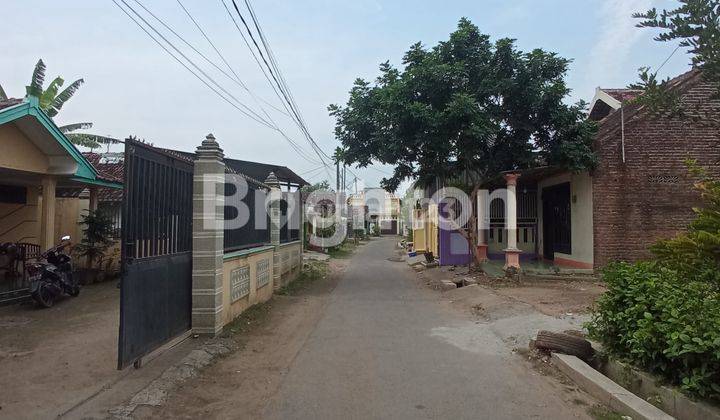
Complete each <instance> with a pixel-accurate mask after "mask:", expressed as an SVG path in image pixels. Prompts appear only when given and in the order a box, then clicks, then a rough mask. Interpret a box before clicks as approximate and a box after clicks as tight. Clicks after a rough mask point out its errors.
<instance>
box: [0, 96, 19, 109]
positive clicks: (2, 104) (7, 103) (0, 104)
mask: <svg viewBox="0 0 720 420" xmlns="http://www.w3.org/2000/svg"><path fill="white" fill-rule="evenodd" d="M22 101H23V100H22V99H20V98H7V99H5V100H2V101H0V109H5V108H10V107H11V106H14V105H17V104H19V103H21V102H22Z"/></svg>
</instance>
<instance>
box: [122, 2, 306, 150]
mask: <svg viewBox="0 0 720 420" xmlns="http://www.w3.org/2000/svg"><path fill="white" fill-rule="evenodd" d="M112 1H113V3H115V5H116V6H117V7H118V8H119V9H120V10H122V11H123V12H124V13H125V14H126V15H127V16H128V17H129V18H130V19H131V20H132V21H133V22H135V24H136V25H138V27H139V28H140V29H141V30H142V31H143V32H145V34H147V35H148V36H149V37H150V38H151V39H152V40H153V41H155V43H157V44H158V45H159V46H160V47H161V48H162V49H163V50H164V51H165V52H167V53H168V54H169V55H170V56H171V57H172V58H173V59H175V61H177V62H178V63H179V64H181V65H182V66H183V67H184V68H185V69H186V70H188V71H189V72H190V73H191V74H192V75H193V76H195V77H196V78H197V79H198V80H200V81H201V82H202V83H203V84H204V85H205V86H207V87H208V88H209V89H210V90H212V91H213V92H214V93H215V94H216V95H218V96H219V97H220V98H221V99H223V100H224V101H225V102H227V103H228V104H230V105H231V106H232V107H234V108H235V109H237V110H238V111H240V112H241V113H242V114H243V115H245V116H247V117H249V118H251V119H253V120H254V121H256V122H258V123H260V124H262V125H265V126H266V127H268V128H270V129H272V130H275V131H278V132H280V134H281V135H283V137H285V138H286V140H287V141H288V142H289V143H290V145H291V147H293V149H295V151H296V152H297V153H298V154H299V155H300V156H301V157H302V158H303V159H305V160H307V161H308V162H310V163H314V164H318V162H317V161H315V160H313V159H311V158H309V157H308V156H307V155H306V152H305V151H304V150H302V148H301V147H300V146H299V145H298V144H297V143H295V142H294V141H292V140H291V139H290V138H288V137H287V135H285V133H283V132H282V130H280V129H279V128H278V127H277V124H276V123H275V122H274V121H273V122H272V123H269V122H267V121H266V120H264V119H263V118H262V117H261V116H259V115H258V114H257V113H256V112H254V111H253V110H252V109H251V108H249V107H248V106H247V105H245V104H243V103H242V102H240V101H239V100H238V99H237V98H235V96H233V95H232V94H230V93H229V92H227V90H226V89H224V88H223V87H222V86H221V85H220V84H219V83H217V82H216V81H215V80H214V79H213V78H212V77H210V76H209V75H208V74H207V73H206V72H204V71H203V70H202V69H200V68H199V67H198V66H197V65H196V64H195V63H194V62H193V61H192V60H191V59H190V58H188V57H187V56H186V55H185V54H183V53H182V52H181V51H180V50H179V49H178V48H177V47H176V46H175V45H174V44H172V43H171V42H170V41H169V40H168V39H167V38H166V37H164V36H163V35H162V34H161V33H160V32H159V31H158V30H157V29H155V27H154V26H153V25H152V24H150V23H149V22H148V21H147V20H145V19H144V18H143V17H142V16H141V15H140V14H139V13H138V12H137V11H136V10H135V9H134V8H133V7H132V6H130V5H129V4H128V3H127V2H126V1H125V0H120V1H121V2H122V3H123V4H124V5H125V6H126V7H127V8H128V9H130V10H131V11H132V12H133V14H135V15H136V16H137V17H138V18H140V20H142V21H143V22H144V23H145V25H147V26H148V27H149V28H150V29H151V30H152V31H153V32H155V33H156V34H157V35H158V36H159V37H160V38H161V39H162V40H164V41H165V42H166V43H167V44H168V45H169V46H170V47H171V48H173V49H174V50H175V51H176V52H177V53H178V54H179V55H180V56H181V57H183V58H184V59H185V60H186V61H187V62H188V63H190V64H191V65H192V66H193V67H194V68H196V69H197V70H198V71H199V72H200V73H201V74H202V75H203V76H205V77H206V78H208V79H209V80H210V81H211V82H212V83H213V84H215V85H216V86H217V87H218V89H220V90H221V91H222V92H224V93H226V94H227V95H228V96H229V97H230V98H232V99H234V100H235V101H236V102H237V103H238V104H240V105H241V106H243V107H244V108H245V109H247V110H248V111H249V112H247V111H246V110H244V109H242V108H240V107H239V106H238V105H236V104H235V103H233V102H232V101H231V100H230V99H228V98H227V97H226V96H224V95H223V94H222V93H220V92H219V91H218V90H217V89H215V88H213V87H212V86H211V85H210V84H209V83H208V82H207V81H206V80H205V79H203V78H202V77H200V75H198V73H196V72H195V71H193V70H192V69H191V68H190V67H188V65H187V64H186V63H185V62H183V61H182V60H180V58H178V57H177V56H176V55H175V54H173V53H172V52H171V51H170V50H169V49H168V48H167V47H166V46H165V45H164V44H163V43H162V42H160V41H159V40H158V39H157V38H156V37H155V36H153V35H152V34H151V33H150V32H149V31H148V30H147V29H146V28H145V27H144V26H143V25H142V24H141V23H140V22H139V21H138V20H137V19H136V18H135V17H133V16H132V15H131V14H130V13H128V11H127V10H125V9H124V8H123V7H122V6H120V4H119V3H118V2H117V1H115V0H112ZM135 2H136V3H138V4H139V5H140V7H142V8H143V9H144V10H145V11H146V12H147V13H149V14H150V15H151V16H153V18H155V19H156V20H158V22H160V23H161V24H162V25H163V26H165V28H166V29H168V30H169V31H170V32H172V33H173V34H174V35H175V36H177V37H178V38H180V39H181V40H182V41H183V42H184V43H185V44H186V45H188V46H189V47H190V48H192V49H193V50H194V51H195V52H197V53H198V54H200V55H201V56H202V57H203V58H204V59H205V60H206V61H208V62H209V63H210V64H213V65H214V67H216V68H218V69H219V66H217V65H215V64H214V63H213V62H212V61H211V60H210V59H208V58H207V56H205V55H204V54H202V53H200V52H199V51H198V50H197V48H195V47H193V46H192V45H191V44H190V43H188V42H187V41H186V40H185V39H184V38H182V37H181V36H180V35H179V34H178V33H177V32H176V31H174V30H173V29H172V28H170V27H169V26H168V25H167V24H165V23H164V22H163V21H162V20H161V19H160V18H158V17H157V16H156V15H154V14H153V13H152V12H151V11H150V10H148V9H147V8H146V7H145V6H144V5H143V4H142V3H140V2H139V1H138V0H135ZM219 70H221V69H219ZM225 74H226V76H228V77H230V76H229V75H227V73H225ZM231 79H232V78H231ZM237 82H239V83H242V82H241V81H239V80H238V81H237ZM263 111H264V110H263ZM250 113H252V115H251V114H250ZM265 114H266V115H267V113H266V112H265ZM271 120H272V119H271Z"/></svg>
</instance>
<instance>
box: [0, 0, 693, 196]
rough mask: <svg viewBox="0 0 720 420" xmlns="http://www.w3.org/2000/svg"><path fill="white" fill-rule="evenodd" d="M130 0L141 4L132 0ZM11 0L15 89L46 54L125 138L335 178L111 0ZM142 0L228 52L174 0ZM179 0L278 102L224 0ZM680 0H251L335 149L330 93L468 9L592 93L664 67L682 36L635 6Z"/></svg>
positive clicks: (674, 69) (7, 81)
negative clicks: (550, 58)
mask: <svg viewBox="0 0 720 420" xmlns="http://www.w3.org/2000/svg"><path fill="white" fill-rule="evenodd" d="M118 1H120V0H118ZM126 1H127V2H128V3H129V4H130V5H132V6H133V7H135V8H136V9H138V10H139V11H140V10H141V9H140V7H139V6H138V4H137V3H136V2H135V1H134V0H126ZM226 1H227V2H228V3H229V5H230V7H232V4H231V2H230V1H229V0H226ZM4 3H5V4H4V5H3V12H4V13H3V31H2V32H3V36H2V37H0V51H2V59H1V61H2V66H0V84H2V86H3V87H4V88H5V90H6V92H7V93H8V95H9V96H16V97H19V96H23V95H24V86H25V85H27V84H28V83H29V78H30V75H31V73H32V69H33V66H34V64H35V62H36V61H37V60H38V58H42V59H43V60H44V61H45V63H46V65H47V67H48V71H47V76H46V78H47V80H48V82H49V80H50V79H51V78H53V77H55V76H56V75H61V76H63V77H64V78H65V79H66V80H67V81H68V83H69V81H71V80H75V79H76V78H80V77H82V78H84V79H85V82H86V84H85V85H84V86H83V87H82V89H81V90H80V91H79V92H78V93H77V95H76V96H75V97H74V98H73V99H72V100H71V101H70V102H68V103H67V105H66V107H65V108H63V110H62V111H61V113H60V115H59V116H58V118H57V122H58V123H60V124H63V123H71V122H80V121H91V122H93V123H94V124H95V127H94V129H93V131H94V132H97V133H98V134H104V135H110V136H113V137H118V138H125V137H127V136H128V135H131V134H132V135H136V136H138V137H140V138H144V139H146V140H148V141H150V142H152V143H154V144H155V145H159V146H163V147H170V148H177V149H181V150H187V151H191V150H194V148H195V147H196V146H197V145H198V144H199V143H200V141H201V140H202V139H203V138H204V136H205V135H206V134H207V133H209V132H212V133H213V134H214V135H215V137H216V138H217V139H218V141H219V142H220V144H221V146H222V147H223V149H225V153H226V155H227V156H229V157H232V158H236V159H246V160H254V161H259V162H266V163H275V164H281V165H286V166H288V167H290V168H292V169H293V170H294V171H296V172H297V173H300V174H303V173H306V174H305V175H304V176H305V177H306V179H308V180H309V181H311V182H315V181H319V180H322V179H325V178H328V176H327V175H326V174H325V172H324V171H322V170H315V171H313V170H314V169H316V168H318V166H319V165H317V164H313V163H310V162H307V161H305V160H303V159H302V158H300V157H299V156H298V154H297V153H296V152H294V151H293V150H292V149H291V148H290V147H289V146H288V144H287V143H286V140H285V139H283V138H282V137H281V136H280V135H279V134H278V133H277V132H276V131H273V130H270V129H269V128H267V127H265V126H262V125H260V124H258V123H257V122H255V121H252V120H250V119H248V118H247V117H245V116H243V115H241V114H240V113H239V112H238V111H237V110H236V109H235V108H233V107H231V106H230V105H228V104H227V103H226V102H224V101H223V100H222V99H220V98H219V97H218V96H216V95H215V94H214V93H213V92H212V91H211V90H209V89H208V88H207V87H206V86H205V85H203V84H202V83H201V82H200V81H198V80H197V79H196V78H195V77H194V76H192V75H191V74H190V73H189V72H188V71H187V70H186V69H184V68H183V67H182V66H181V65H179V64H178V63H177V62H176V61H174V60H173V59H172V58H171V57H170V56H168V55H167V53H165V52H164V51H163V50H162V49H160V47H158V46H157V45H156V44H155V43H154V42H153V41H152V40H151V39H150V38H148V37H147V35H146V34H145V33H143V32H142V31H141V30H140V29H139V28H138V27H137V26H136V25H135V24H134V23H133V22H132V21H131V20H130V19H129V18H128V17H127V16H126V15H125V14H124V13H123V12H122V11H121V10H119V9H118V8H117V6H115V4H113V2H112V1H111V0H92V1H90V0H75V1H73V0H70V1H62V2H60V1H57V0H35V1H29V0H23V1H18V0H6V1H5V2H4ZM142 3H143V4H144V5H145V6H146V7H147V8H148V9H150V10H151V11H152V12H154V13H155V14H157V15H158V16H159V17H161V18H162V19H164V20H166V22H167V23H168V24H169V25H170V26H172V27H173V28H174V29H175V30H176V31H177V32H178V33H180V34H181V35H182V36H183V37H185V38H186V39H187V40H188V41H190V42H191V43H192V44H194V45H195V46H196V47H197V48H199V49H200V50H201V51H203V52H204V53H205V54H206V55H207V56H208V57H210V58H211V59H213V60H215V61H216V62H218V64H222V63H221V62H220V60H219V59H218V57H217V56H216V55H214V52H213V50H212V49H211V47H210V45H209V44H208V43H207V42H206V41H205V40H204V39H203V38H202V35H201V34H200V33H199V31H197V29H196V28H195V27H194V26H193V24H192V22H191V21H190V20H189V18H188V17H187V15H185V14H184V12H183V11H182V9H181V8H180V6H179V5H178V3H177V1H176V0H142ZM183 4H184V5H185V6H186V7H187V9H188V10H189V11H190V12H191V13H192V14H193V16H194V17H195V18H196V19H197V21H198V23H199V24H200V25H201V26H202V27H203V28H204V29H205V30H206V32H207V34H208V36H209V37H210V38H211V39H212V40H213V41H214V42H215V44H216V46H217V47H218V49H219V50H220V52H222V53H223V55H224V56H225V57H226V58H227V60H228V61H229V62H230V64H231V65H232V67H233V68H234V70H235V71H236V72H237V73H238V74H239V75H240V77H241V78H242V79H243V81H244V82H245V84H246V85H247V86H248V88H249V89H250V90H251V91H252V92H253V93H255V95H256V96H257V97H259V98H262V99H264V100H266V101H268V102H271V103H273V104H274V105H275V106H277V107H280V106H281V105H280V102H279V100H278V99H277V97H275V96H274V93H273V91H272V89H271V88H270V86H269V84H268V82H267V81H266V80H265V78H264V76H263V75H262V73H261V72H260V70H259V68H258V67H257V65H256V63H255V62H254V61H253V59H252V56H251V55H250V52H249V51H248V49H247V48H246V46H245V44H244V43H243V41H242V38H241V37H240V35H239V34H238V32H237V30H236V28H235V26H234V25H233V23H232V21H231V20H230V18H229V17H228V15H227V13H226V11H225V9H224V8H223V5H222V2H221V0H183ZM241 4H242V3H241V2H240V1H238V5H241ZM674 4H676V2H674V1H670V0H466V1H450V0H446V1H442V2H440V1H428V0H413V1H390V0H388V1H373V0H353V1H337V0H306V1H298V0H294V1H293V0H267V1H259V0H255V1H254V2H253V6H254V9H255V11H256V13H257V16H258V19H259V20H260V23H261V24H262V26H263V29H264V32H265V35H266V36H267V38H268V40H269V42H270V45H271V47H272V49H273V50H274V53H275V55H276V57H277V59H278V62H279V64H280V67H281V69H282V71H283V73H284V75H285V78H286V80H287V83H288V85H289V86H290V89H291V90H292V92H293V94H294V97H295V99H296V101H297V104H298V106H299V108H300V110H301V113H302V115H303V117H304V119H305V121H306V122H307V126H308V128H309V129H310V132H311V133H312V135H313V136H314V138H315V139H316V140H317V141H318V143H319V144H320V145H321V147H322V148H323V149H324V150H326V151H327V153H328V154H332V151H333V150H334V148H335V147H336V146H337V142H336V141H335V139H334V135H333V127H334V121H333V120H332V119H331V118H330V117H329V116H328V113H327V106H328V105H329V104H332V103H345V102H346V100H347V92H348V90H349V89H350V87H351V85H352V82H353V80H354V79H355V78H357V77H362V78H366V79H373V78H374V77H375V76H376V75H377V73H378V71H377V67H378V64H379V63H380V62H383V61H385V60H390V61H391V62H392V63H394V64H399V63H400V60H401V57H402V55H403V53H404V52H405V51H406V50H407V48H408V46H409V45H411V44H412V43H414V42H417V41H421V42H422V43H424V44H426V45H434V44H435V43H436V42H438V41H439V40H443V39H447V36H448V34H449V33H450V32H451V31H453V30H454V29H455V27H456V25H457V21H458V19H459V18H460V17H462V16H466V17H468V18H470V19H471V20H472V21H473V22H474V23H475V24H476V25H478V26H479V27H480V30H481V31H483V32H485V33H487V34H489V35H491V36H492V37H493V38H494V39H496V38H498V37H512V38H516V39H517V43H518V45H519V46H520V48H522V49H525V50H529V49H532V48H538V47H539V48H543V49H546V50H549V51H554V52H557V53H559V54H560V55H561V56H564V57H566V58H571V59H573V60H574V62H573V64H572V66H571V69H570V72H569V76H568V82H569V85H570V87H571V88H572V89H573V93H572V99H573V100H577V99H585V100H587V101H589V100H590V99H591V98H592V97H593V94H594V90H595V87H597V86H602V87H624V86H626V85H627V84H628V83H630V82H632V81H634V80H635V79H636V75H637V69H638V68H639V67H641V66H650V67H657V66H659V65H660V64H662V63H663V62H664V61H665V60H666V59H667V58H668V56H669V55H670V53H672V51H673V49H674V48H675V45H667V44H659V43H656V42H654V41H653V40H652V36H653V32H652V31H651V30H641V29H636V28H635V27H634V24H635V22H634V21H633V19H631V18H630V14H631V13H632V12H634V11H638V10H646V9H648V8H649V7H652V6H657V7H668V6H670V7H671V6H673V5H674ZM148 19H150V18H148ZM153 23H156V22H153ZM157 26H158V28H160V26H159V25H157ZM170 39H172V40H173V41H174V42H176V45H178V47H180V46H181V45H182V44H181V43H180V42H178V41H177V39H174V38H170ZM184 51H185V52H186V53H187V54H190V57H192V58H193V59H194V61H195V62H196V63H198V65H200V66H201V67H202V68H203V69H204V70H205V71H206V72H208V74H211V75H212V76H213V78H215V79H216V80H217V82H218V83H220V84H221V85H223V87H224V88H225V89H227V90H228V91H230V92H231V93H233V95H234V96H236V97H237V98H238V99H240V100H241V101H243V102H245V103H246V104H247V105H249V106H251V107H252V108H254V109H258V110H259V107H258V105H257V102H255V99H253V98H251V97H250V96H248V94H247V93H246V92H245V91H243V90H242V89H241V88H239V87H238V86H237V85H236V84H234V83H232V82H230V81H229V80H228V79H227V78H225V77H224V76H223V75H221V74H220V73H218V72H217V71H213V70H214V69H212V68H211V67H209V66H208V65H207V64H205V63H204V62H203V61H202V60H201V59H200V58H199V57H198V56H196V55H192V54H191V53H190V52H188V51H187V49H185V50H184ZM688 62H689V58H688V56H687V55H686V54H684V52H683V51H682V50H681V51H678V52H677V53H676V54H675V55H674V56H673V57H672V58H670V60H669V61H668V62H667V64H665V66H664V67H663V68H662V70H661V72H660V73H661V75H662V76H664V77H665V76H674V75H676V74H679V73H681V72H683V71H685V70H686V69H687V68H688ZM260 103H262V102H260ZM264 106H265V108H266V110H267V111H268V113H270V114H271V116H272V117H273V119H274V120H275V121H276V122H277V123H278V124H279V125H280V126H281V127H282V128H283V129H284V130H285V131H286V132H287V133H288V134H289V136H290V137H292V138H294V139H295V140H296V141H297V142H298V143H300V144H302V146H303V147H305V148H306V149H307V150H309V146H308V144H307V143H306V142H305V141H304V140H303V137H302V136H301V134H300V132H299V131H298V129H297V127H295V126H294V125H293V124H292V122H291V121H290V119H288V118H287V117H286V116H284V115H282V114H280V113H278V112H277V111H274V110H273V109H272V108H270V107H269V106H267V105H264ZM114 150H116V151H119V150H120V148H118V147H117V146H116V147H115V148H114ZM316 159H317V158H316ZM308 171H311V172H309V173H308ZM390 171H391V167H389V166H385V167H383V166H380V165H377V166H375V169H374V170H371V169H360V170H357V169H353V172H355V173H356V174H357V175H358V176H359V177H360V178H362V179H363V180H364V185H366V186H377V185H378V184H379V181H380V179H381V178H382V177H383V174H382V172H390ZM333 176H334V174H333ZM348 178H349V179H352V175H350V174H348ZM331 183H332V184H334V180H332V181H331ZM399 193H402V191H399Z"/></svg>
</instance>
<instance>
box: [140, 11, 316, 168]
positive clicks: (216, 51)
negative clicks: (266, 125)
mask: <svg viewBox="0 0 720 420" xmlns="http://www.w3.org/2000/svg"><path fill="white" fill-rule="evenodd" d="M135 1H138V0H135ZM176 1H177V3H178V4H179V5H180V7H181V8H182V9H183V11H184V12H185V14H186V15H187V16H188V18H190V20H191V21H192V23H193V24H194V25H195V27H196V28H197V29H198V30H199V31H200V33H201V34H202V35H203V37H204V38H205V40H206V41H207V42H208V43H209V44H210V46H211V47H212V48H213V50H215V53H217V55H218V56H219V57H220V59H221V60H222V61H223V63H225V65H226V66H227V68H228V69H229V70H230V72H232V74H234V75H235V77H236V78H237V80H238V82H239V83H240V85H241V86H242V87H243V88H244V89H245V90H246V91H247V92H248V93H249V94H250V96H251V97H252V98H253V100H255V103H256V104H257V105H258V106H259V107H260V110H261V111H262V112H263V114H265V116H266V117H267V119H268V120H270V122H271V123H272V125H273V126H274V127H275V130H277V131H278V132H279V133H280V134H281V135H282V136H283V137H284V138H285V139H286V140H287V141H288V142H289V143H290V144H291V145H292V146H293V148H294V149H295V150H296V151H297V152H298V153H300V154H301V157H302V158H303V159H305V160H307V161H308V162H311V163H314V164H317V163H318V162H316V161H315V160H313V159H312V158H310V157H309V156H308V155H307V154H306V152H305V151H304V149H302V147H301V146H300V145H299V144H297V143H296V142H295V141H294V140H292V139H291V138H290V137H289V136H288V135H287V134H286V133H285V132H284V131H283V130H281V129H280V126H279V125H278V124H277V123H276V122H275V121H274V120H273V118H272V117H271V116H270V114H268V113H267V111H266V110H265V108H263V106H262V105H261V104H260V103H258V97H257V96H256V95H255V94H254V93H253V92H252V91H251V90H250V89H248V87H247V86H246V85H245V84H244V83H243V82H242V80H241V79H240V76H239V75H238V74H237V72H236V71H235V70H234V69H233V67H232V66H231V65H230V63H229V62H228V61H227V60H226V59H225V56H224V55H223V54H222V53H221V52H220V50H219V49H218V48H217V47H216V46H215V43H214V42H213V41H212V40H211V39H210V37H209V36H208V35H207V33H206V32H205V31H204V30H203V28H202V27H201V26H200V23H198V21H197V20H196V19H195V18H194V17H193V15H192V14H191V13H190V11H189V10H188V9H187V8H186V7H185V5H184V4H183V3H182V2H181V1H180V0H176ZM213 64H214V63H213ZM215 67H218V66H217V65H215ZM223 73H224V72H223ZM260 100H262V101H263V102H265V103H267V104H268V105H270V106H271V107H273V108H274V109H276V110H278V111H279V112H281V113H283V114H284V115H287V116H290V115H289V114H286V113H285V112H283V111H282V110H281V109H279V108H277V107H275V106H274V105H272V104H271V103H269V102H267V101H265V100H263V99H262V98H260Z"/></svg>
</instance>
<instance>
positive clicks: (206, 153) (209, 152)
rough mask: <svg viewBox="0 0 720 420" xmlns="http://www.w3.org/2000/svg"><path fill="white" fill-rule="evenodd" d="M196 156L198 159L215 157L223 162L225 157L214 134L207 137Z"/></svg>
mask: <svg viewBox="0 0 720 420" xmlns="http://www.w3.org/2000/svg"><path fill="white" fill-rule="evenodd" d="M196 154H197V155H198V157H205V158H207V157H213V158H216V159H219V160H222V159H223V157H224V154H223V150H222V149H221V148H220V145H219V144H218V142H217V140H215V136H213V135H212V133H210V134H208V135H207V136H205V140H203V141H202V143H201V144H200V146H198V148H197V150H196Z"/></svg>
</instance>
